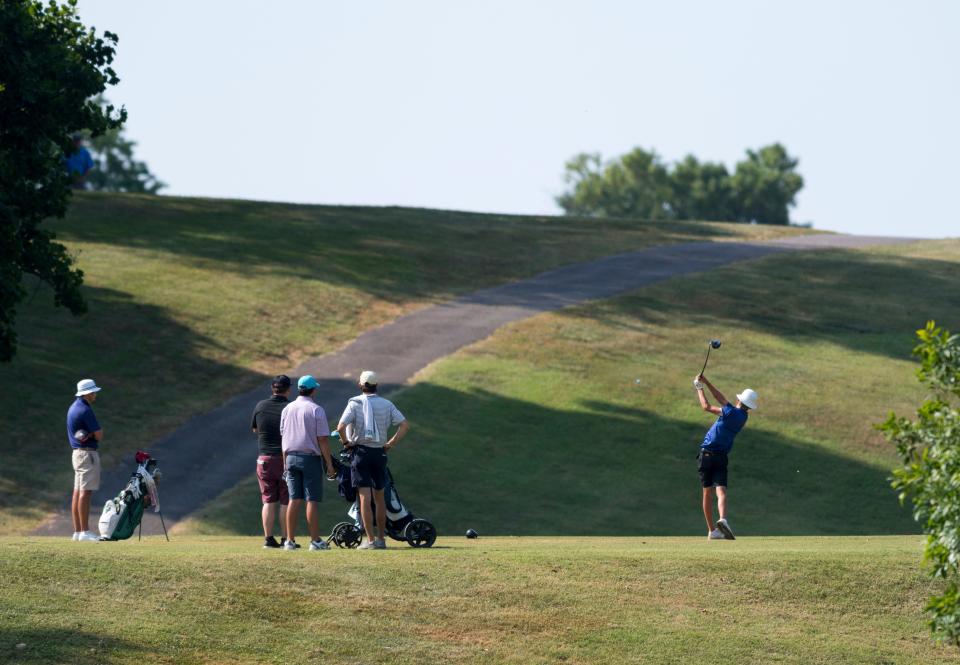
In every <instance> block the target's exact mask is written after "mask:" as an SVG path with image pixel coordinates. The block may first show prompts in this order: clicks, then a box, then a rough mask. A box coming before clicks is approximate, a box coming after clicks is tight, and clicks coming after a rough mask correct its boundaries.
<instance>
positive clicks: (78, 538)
mask: <svg viewBox="0 0 960 665" xmlns="http://www.w3.org/2000/svg"><path fill="white" fill-rule="evenodd" d="M71 540H80V532H79V531H74V532H73V538H71Z"/></svg>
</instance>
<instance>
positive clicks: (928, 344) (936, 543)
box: [880, 321, 960, 646]
mask: <svg viewBox="0 0 960 665" xmlns="http://www.w3.org/2000/svg"><path fill="white" fill-rule="evenodd" d="M917 336H918V337H919V338H920V344H919V345H917V347H916V348H915V349H914V350H913V353H914V355H916V356H918V357H919V358H920V360H921V365H920V369H919V370H917V376H918V377H919V378H920V380H921V381H922V382H923V383H925V384H926V385H927V386H928V388H930V389H931V391H932V393H933V394H932V396H931V397H930V398H929V399H927V400H926V401H925V402H924V403H923V404H922V405H921V406H920V408H919V409H918V410H917V419H916V420H915V421H911V420H908V419H907V418H898V417H897V416H896V415H894V414H893V413H891V414H890V416H889V417H888V418H887V421H886V422H885V423H883V424H882V425H881V426H880V429H882V430H883V432H884V433H885V434H886V436H887V437H888V438H889V439H890V440H891V441H892V442H893V443H895V444H896V446H897V452H898V453H899V454H900V459H901V461H902V462H903V466H901V467H900V468H898V469H895V470H894V472H893V487H894V489H896V490H897V491H899V493H900V501H901V502H903V501H906V500H907V499H911V500H912V501H913V516H914V518H915V519H916V520H917V521H918V522H919V523H920V524H921V525H922V527H923V531H924V533H926V534H927V544H926V549H925V552H924V556H925V558H926V559H927V562H928V563H929V564H930V572H931V573H932V574H933V575H934V576H935V577H938V578H941V579H943V580H945V581H946V588H945V589H944V591H943V593H942V594H940V595H935V596H933V597H932V598H931V599H930V601H929V602H928V603H927V611H928V612H930V613H931V616H932V618H931V621H930V626H931V628H932V629H933V631H934V633H935V634H936V635H937V636H938V637H940V638H941V639H945V640H948V641H950V642H953V643H954V644H956V645H958V646H960V482H958V479H960V408H958V404H957V400H958V399H960V335H951V334H950V333H949V332H948V331H946V330H942V329H940V328H938V327H937V325H936V324H935V323H934V322H933V321H930V322H928V323H927V326H926V328H924V329H922V330H918V331H917Z"/></svg>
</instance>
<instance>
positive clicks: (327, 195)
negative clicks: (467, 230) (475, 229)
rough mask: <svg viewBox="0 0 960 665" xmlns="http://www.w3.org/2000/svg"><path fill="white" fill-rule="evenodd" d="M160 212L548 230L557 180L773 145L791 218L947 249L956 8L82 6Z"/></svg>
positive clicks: (959, 69)
mask: <svg viewBox="0 0 960 665" xmlns="http://www.w3.org/2000/svg"><path fill="white" fill-rule="evenodd" d="M79 8H80V14H81V16H82V17H83V19H84V21H85V22H86V23H87V24H88V25H90V24H92V25H95V26H96V27H97V28H98V29H99V30H101V31H102V30H104V29H107V30H111V31H113V32H116V33H118V34H119V36H120V43H119V48H118V55H117V60H116V62H115V68H116V70H117V72H118V73H119V75H120V77H121V78H122V82H121V83H120V85H119V86H117V87H116V88H114V89H112V90H110V91H109V92H108V97H109V98H110V99H111V100H112V101H114V102H116V103H122V104H125V105H126V107H127V109H128V111H129V113H130V120H129V122H128V124H127V133H128V135H129V136H130V138H132V139H133V140H135V141H137V142H138V144H139V145H138V153H139V156H140V158H141V159H144V160H145V161H146V162H147V163H148V164H149V166H150V168H151V169H152V170H153V171H154V172H155V173H156V174H157V175H158V176H159V177H160V178H161V179H162V180H164V181H166V182H167V183H168V184H169V185H170V187H169V189H168V190H166V193H169V194H184V195H202V196H216V197H237V198H251V199H264V200H276V201H296V202H308V203H345V204H370V205H392V204H396V205H408V206H426V207H434V208H455V209H463V210H479V211H494V212H514V213H558V212H559V209H558V208H557V206H556V204H555V203H554V200H553V197H554V196H555V195H556V194H558V193H560V192H561V191H562V190H563V188H564V183H563V165H564V162H565V161H566V160H567V159H568V158H569V157H571V156H572V155H574V154H576V153H578V152H582V151H600V152H602V153H603V154H604V156H605V157H612V156H616V155H619V154H622V153H623V152H626V151H628V150H630V149H631V148H633V147H635V146H643V147H645V148H653V149H655V150H656V151H657V152H659V153H660V154H661V155H662V156H663V157H664V158H665V159H666V160H668V161H675V160H678V159H680V158H682V157H683V156H684V155H685V154H687V153H693V154H695V155H696V156H697V157H699V158H700V159H704V160H714V161H723V162H725V163H726V164H727V165H728V166H730V167H732V165H733V164H734V162H736V161H737V160H739V159H740V158H741V157H742V155H743V151H744V150H745V149H746V148H748V147H749V148H754V147H759V146H761V145H764V144H767V143H771V142H774V141H780V142H782V143H784V144H785V145H786V147H787V149H788V150H789V151H790V152H791V154H794V155H796V156H798V157H799V159H800V167H799V170H800V172H801V173H802V174H803V176H804V178H805V179H806V186H805V187H804V189H803V191H802V192H801V194H800V196H799V205H798V206H797V207H796V208H795V209H794V210H793V212H792V218H793V219H794V220H796V221H812V222H813V223H814V225H815V226H816V227H817V228H823V229H832V230H838V231H848V232H852V233H884V234H891V235H920V236H946V235H951V236H957V235H960V215H958V213H957V206H956V205H955V204H954V201H955V199H956V196H955V193H957V192H958V191H960V182H958V181H960V169H958V167H957V165H958V164H960V129H958V126H957V123H958V119H960V39H958V38H957V34H958V32H960V2H951V1H950V0H942V1H939V2H936V1H925V0H913V1H909V2H908V1H907V0H903V1H902V2H882V1H881V2H878V1H873V2H838V1H836V0H833V1H824V2H813V1H810V0H804V1H802V2H801V1H799V0H797V1H796V2H793V3H787V2H760V1H757V2H746V1H725V2H717V1H716V0H708V1H703V2H694V1H687V2H678V1H672V2H664V1H658V2H640V1H635V2H631V1H627V0H624V1H621V2H614V1H612V0H611V1H604V0H589V1H588V0H583V1H581V2H558V1H554V0H550V1H547V0H542V1H540V2H534V1H524V0H510V1H506V2H497V1H490V0H484V1H483V2H479V1H477V2H455V1H451V0H446V1H436V2H427V1H418V0H406V1H404V2H399V1H394V2H385V1H384V2H376V1H373V0H367V1H364V2H360V1H356V0H354V1H351V2H343V1H342V0H341V1H338V2H327V1H321V0H316V1H314V2H305V1H299V2H293V1H288V2H263V1H261V2H252V1H241V0H230V1H220V0H216V1H214V0H203V1H197V0H192V1H188V0H166V1H165V2H163V3H157V2H150V3H147V2H129V1H122V0H80V3H79Z"/></svg>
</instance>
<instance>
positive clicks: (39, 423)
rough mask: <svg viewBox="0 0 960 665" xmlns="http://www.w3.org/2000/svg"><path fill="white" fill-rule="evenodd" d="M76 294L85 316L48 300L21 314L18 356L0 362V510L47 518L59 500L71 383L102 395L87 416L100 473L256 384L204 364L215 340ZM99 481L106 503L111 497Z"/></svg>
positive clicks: (150, 309)
mask: <svg viewBox="0 0 960 665" xmlns="http://www.w3.org/2000/svg"><path fill="white" fill-rule="evenodd" d="M85 293H86V295H87V298H88V300H89V304H90V309H91V312H95V313H94V314H89V315H87V316H86V317H82V318H75V317H72V316H70V315H69V314H68V313H67V312H65V311H63V310H60V309H55V308H54V307H53V306H52V304H50V303H49V302H48V300H49V298H48V297H47V298H40V297H38V298H37V300H36V301H35V302H34V303H33V304H32V305H31V306H29V307H25V308H23V310H22V311H21V313H20V319H19V321H18V330H19V331H20V351H19V353H18V355H17V357H16V358H15V359H14V361H13V362H12V363H9V364H0V385H2V386H3V391H2V392H0V412H3V413H6V414H15V415H14V416H13V417H10V418H8V419H7V422H6V432H5V436H4V437H3V438H2V439H0V455H2V459H3V464H2V465H0V505H2V506H3V508H4V510H11V511H19V510H20V509H28V510H30V511H37V510H42V511H45V512H48V511H50V510H55V509H60V508H62V507H63V505H64V501H65V500H69V494H70V490H71V488H72V484H73V483H72V475H73V471H72V468H71V463H70V448H69V444H68V443H67V441H66V425H65V418H66V412H67V409H68V408H69V406H70V404H71V403H72V401H73V400H74V397H73V394H74V390H75V386H76V382H77V381H78V380H80V379H81V378H86V377H92V378H94V379H95V380H96V381H97V383H98V384H99V385H100V386H102V387H103V391H102V392H101V393H99V395H98V399H97V402H96V405H95V407H94V408H95V411H96V414H97V418H98V420H99V422H100V424H101V426H102V427H103V431H104V440H103V443H102V445H101V459H102V463H103V467H104V469H105V470H107V469H109V468H110V467H111V466H112V465H113V464H114V463H115V462H116V461H118V460H119V459H120V458H121V456H127V457H129V456H131V455H132V453H133V452H135V451H136V450H137V449H138V448H143V447H147V446H149V445H150V444H151V443H153V442H154V441H155V440H156V439H157V438H158V437H159V436H160V434H161V433H163V432H166V431H169V430H170V429H173V428H174V427H176V426H178V425H180V424H181V423H182V422H184V421H185V420H187V419H188V418H189V417H190V416H192V415H195V414H197V413H203V412H205V411H207V410H209V409H210V408H212V407H214V406H216V405H217V404H219V403H220V402H222V400H223V397H222V395H224V394H228V395H229V394H233V393H235V392H237V391H238V390H240V389H242V388H244V387H249V386H251V385H253V384H254V383H255V382H256V381H258V380H260V378H261V377H260V376H259V375H258V374H256V373H254V372H250V371H247V370H244V369H241V368H238V367H235V366H232V365H228V364H224V363H221V362H217V361H215V360H212V359H211V358H212V357H213V356H215V355H219V356H221V357H222V356H223V350H222V348H221V347H220V345H219V343H218V342H217V340H214V339H210V338H207V337H204V336H202V335H198V334H196V333H195V332H193V331H191V330H190V329H189V328H187V327H185V326H184V325H182V324H180V323H178V322H176V321H174V320H173V319H172V318H170V316H169V314H168V313H167V312H166V311H164V310H163V309H161V308H158V307H155V306H150V305H144V304H142V303H138V302H137V301H135V300H134V299H133V298H131V297H130V296H129V295H127V294H125V293H122V292H119V291H114V290H110V289H102V288H89V287H87V288H85ZM129 473H130V469H126V471H125V474H124V476H123V477H124V479H125V478H126V477H128V476H129ZM104 483H105V484H104V485H103V491H104V492H107V493H108V494H109V495H111V496H112V495H114V494H116V492H118V491H119V490H120V489H121V485H118V486H116V487H114V486H108V485H106V480H105V481H104ZM93 505H94V508H93V512H96V511H97V508H96V504H93ZM100 505H101V506H102V503H101V504H100ZM31 514H32V513H31Z"/></svg>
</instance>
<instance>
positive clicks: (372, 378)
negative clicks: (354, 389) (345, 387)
mask: <svg viewBox="0 0 960 665" xmlns="http://www.w3.org/2000/svg"><path fill="white" fill-rule="evenodd" d="M364 383H369V384H370V385H371V386H375V385H377V373H376V372H371V371H370V370H367V371H365V372H363V373H362V374H360V385H363V384H364Z"/></svg>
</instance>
